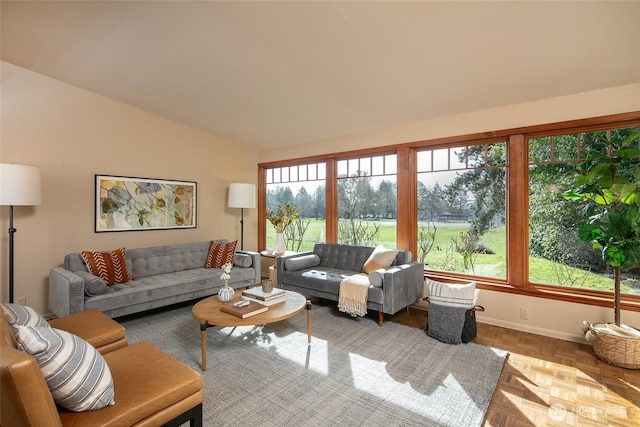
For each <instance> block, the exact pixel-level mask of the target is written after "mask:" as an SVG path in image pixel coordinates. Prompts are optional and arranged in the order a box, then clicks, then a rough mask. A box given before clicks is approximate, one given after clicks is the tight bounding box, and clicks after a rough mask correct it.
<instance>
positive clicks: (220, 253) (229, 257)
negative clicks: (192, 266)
mask: <svg viewBox="0 0 640 427" xmlns="http://www.w3.org/2000/svg"><path fill="white" fill-rule="evenodd" d="M237 245H238V241H237V240H234V241H233V242H228V243H219V242H214V241H213V240H212V241H211V243H210V244H209V254H208V255H207V260H206V262H205V263H204V268H222V266H223V265H225V264H226V263H228V262H230V263H233V255H234V254H235V253H236V246H237Z"/></svg>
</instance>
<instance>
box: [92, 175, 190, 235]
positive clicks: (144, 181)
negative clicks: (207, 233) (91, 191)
mask: <svg viewBox="0 0 640 427" xmlns="http://www.w3.org/2000/svg"><path fill="white" fill-rule="evenodd" d="M95 191H96V193H95V199H96V201H95V203H96V205H95V232H96V233H100V232H106V231H141V230H166V229H175V228H196V199H197V197H196V195H197V184H196V183H195V182H190V181H173V180H166V179H150V178H135V177H125V176H111V175H96V182H95Z"/></svg>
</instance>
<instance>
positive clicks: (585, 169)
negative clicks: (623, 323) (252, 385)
mask: <svg viewBox="0 0 640 427" xmlns="http://www.w3.org/2000/svg"><path fill="white" fill-rule="evenodd" d="M638 140H640V134H634V135H631V136H630V137H628V138H626V139H625V140H623V141H622V142H618V141H615V140H614V139H613V138H612V139H611V140H603V141H596V142H595V143H594V144H593V147H592V148H591V150H590V151H589V152H588V154H587V157H586V159H585V160H584V162H583V163H581V164H580V165H579V166H578V168H577V169H576V173H577V179H576V185H575V188H572V189H569V190H567V191H565V192H564V193H563V197H564V198H565V199H566V200H578V201H583V202H584V203H585V204H584V208H583V210H582V216H583V217H584V218H586V219H587V221H588V222H587V223H585V224H582V225H581V226H580V227H579V228H578V237H579V238H580V240H582V241H585V242H591V243H592V244H593V247H594V249H598V250H599V251H601V253H602V259H603V261H604V262H605V263H607V264H609V265H610V266H611V267H613V272H614V305H613V307H614V315H615V317H614V320H615V324H616V325H618V326H620V270H621V269H623V270H628V269H631V268H636V267H639V266H640V184H639V183H640V149H639V148H638Z"/></svg>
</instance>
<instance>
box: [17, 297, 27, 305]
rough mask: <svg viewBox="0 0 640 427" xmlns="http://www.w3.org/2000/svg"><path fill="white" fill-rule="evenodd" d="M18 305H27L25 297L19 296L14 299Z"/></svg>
mask: <svg viewBox="0 0 640 427" xmlns="http://www.w3.org/2000/svg"><path fill="white" fill-rule="evenodd" d="M16 301H17V302H18V304H20V305H27V297H21V298H18V299H17V300H16Z"/></svg>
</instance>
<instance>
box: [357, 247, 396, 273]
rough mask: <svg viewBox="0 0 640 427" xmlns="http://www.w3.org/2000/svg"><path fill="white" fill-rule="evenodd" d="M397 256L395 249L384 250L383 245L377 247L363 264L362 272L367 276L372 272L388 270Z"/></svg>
mask: <svg viewBox="0 0 640 427" xmlns="http://www.w3.org/2000/svg"><path fill="white" fill-rule="evenodd" d="M397 254H398V251H397V250H396V249H386V248H385V247H384V246H383V245H378V246H377V247H376V248H375V249H374V250H373V252H372V253H371V255H369V258H368V259H367V260H366V261H365V262H364V266H363V267H362V271H363V272H365V273H367V274H369V273H371V272H372V271H373V270H378V269H380V268H389V266H391V263H392V262H393V260H394V259H395V257H396V255H397Z"/></svg>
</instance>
